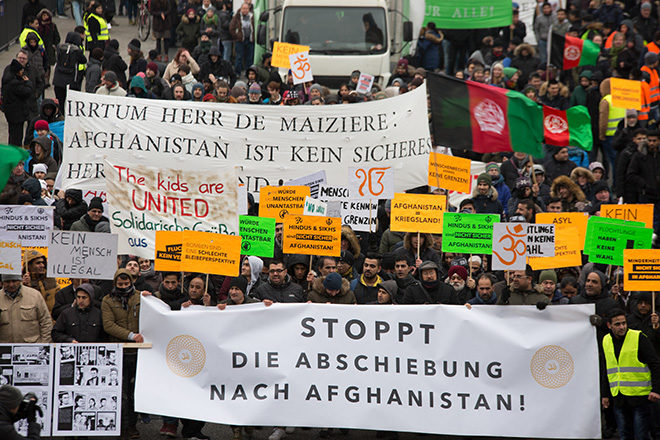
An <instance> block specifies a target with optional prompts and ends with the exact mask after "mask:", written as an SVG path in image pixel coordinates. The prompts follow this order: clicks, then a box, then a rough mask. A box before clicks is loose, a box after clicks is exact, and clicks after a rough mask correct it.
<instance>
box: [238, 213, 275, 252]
mask: <svg viewBox="0 0 660 440" xmlns="http://www.w3.org/2000/svg"><path fill="white" fill-rule="evenodd" d="M275 223H276V222H275V219H274V218H267V217H251V216H247V215H242V216H240V217H239V218H238V226H239V228H240V231H241V238H242V241H241V254H243V255H254V256H257V257H266V258H273V254H274V252H275Z"/></svg>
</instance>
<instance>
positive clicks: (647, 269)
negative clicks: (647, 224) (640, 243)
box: [623, 249, 660, 291]
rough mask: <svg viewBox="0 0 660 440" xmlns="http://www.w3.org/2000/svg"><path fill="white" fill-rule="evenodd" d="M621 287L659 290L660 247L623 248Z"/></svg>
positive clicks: (629, 289)
mask: <svg viewBox="0 0 660 440" xmlns="http://www.w3.org/2000/svg"><path fill="white" fill-rule="evenodd" d="M623 289H624V290H627V291H632V290H641V291H656V290H660V249H624V250H623Z"/></svg>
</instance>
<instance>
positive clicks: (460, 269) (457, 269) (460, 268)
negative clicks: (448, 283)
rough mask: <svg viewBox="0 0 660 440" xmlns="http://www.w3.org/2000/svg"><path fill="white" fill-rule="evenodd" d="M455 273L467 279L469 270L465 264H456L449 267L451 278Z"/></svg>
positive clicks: (464, 279)
mask: <svg viewBox="0 0 660 440" xmlns="http://www.w3.org/2000/svg"><path fill="white" fill-rule="evenodd" d="M454 274H456V275H458V276H459V277H461V278H463V281H466V280H467V277H468V271H467V269H466V268H464V267H463V266H459V265H456V266H452V267H450V268H449V278H451V277H452V276H453V275H454Z"/></svg>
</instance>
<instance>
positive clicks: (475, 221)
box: [442, 212, 500, 254]
mask: <svg viewBox="0 0 660 440" xmlns="http://www.w3.org/2000/svg"><path fill="white" fill-rule="evenodd" d="M499 221H500V216H499V215H497V214H457V213H453V212H452V213H450V212H446V213H445V214H444V216H443V218H442V252H457V253H462V254H492V253H493V224H494V223H497V222H499Z"/></svg>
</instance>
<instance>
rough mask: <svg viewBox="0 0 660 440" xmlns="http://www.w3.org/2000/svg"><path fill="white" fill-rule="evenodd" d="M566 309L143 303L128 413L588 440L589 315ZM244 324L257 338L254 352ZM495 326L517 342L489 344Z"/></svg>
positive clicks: (594, 414)
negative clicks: (141, 345)
mask: <svg viewBox="0 0 660 440" xmlns="http://www.w3.org/2000/svg"><path fill="white" fill-rule="evenodd" d="M569 309H570V310H569ZM569 309H565V310H564V309H562V310H559V309H551V308H548V309H546V310H544V311H543V313H539V311H538V310H537V309H536V308H534V307H499V306H490V307H481V308H479V307H473V308H472V309H471V310H468V309H467V308H465V307H456V306H443V305H432V306H431V305H425V306H424V305H421V306H415V305H412V306H411V305H408V306H396V305H394V306H389V307H382V306H378V305H373V306H369V305H365V306H360V307H355V306H350V305H346V306H341V305H338V306H333V307H328V306H326V305H323V304H284V303H277V304H274V305H272V306H270V307H266V306H265V305H264V304H261V303H260V304H248V305H243V306H235V307H232V306H230V307H227V308H226V309H225V310H224V311H222V312H218V311H217V310H215V311H209V310H207V308H203V307H199V308H197V309H192V308H191V309H188V310H186V312H175V311H171V310H170V308H169V307H168V306H167V305H166V304H165V303H163V302H161V301H160V300H159V299H157V298H155V297H147V298H143V303H142V306H141V315H140V330H141V331H142V332H143V334H144V335H145V339H146V341H147V342H150V343H152V344H153V349H151V350H144V352H143V353H140V358H139V360H138V369H137V379H136V392H135V395H136V410H137V411H140V412H144V413H155V414H163V415H167V416H171V417H180V418H194V419H196V420H205V421H209V422H213V423H227V424H237V425H257V426H312V427H326V428H327V427H342V428H353V429H374V430H383V431H402V432H423V433H432V434H445V435H466V436H503V437H523V438H530V437H532V438H566V439H568V438H571V439H575V438H597V437H598V435H599V433H600V408H599V406H600V405H599V403H600V402H599V401H598V399H594V398H593V396H597V395H598V391H599V379H598V377H599V376H598V350H597V343H596V337H595V336H596V334H595V328H594V327H593V326H591V324H590V323H589V315H590V314H592V313H594V306H593V305H577V306H575V307H570V308H569ZM255 322H259V324H260V326H263V327H264V328H268V331H267V332H261V333H260V334H259V337H257V338H255V337H254V323H255ZM505 326H506V328H507V331H509V332H510V333H511V334H512V335H516V336H515V337H512V338H502V335H501V334H498V333H497V332H493V329H494V328H503V327H505ZM227 334H231V335H232V337H231V338H226V337H223V335H227ZM218 371H222V372H223V374H221V375H218V374H217V372H218ZM155 372H156V373H155ZM163 383H167V384H168V386H167V387H163V386H162V384H163ZM569 401H570V402H571V403H572V406H571V408H572V409H571V411H568V412H567V411H566V410H565V405H566V402H569ZM374 414H378V417H373V415H374ZM477 419H478V420H479V423H474V421H475V420H477ZM559 419H561V420H562V423H560V424H557V423H556V421H557V420H559Z"/></svg>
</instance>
